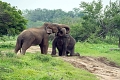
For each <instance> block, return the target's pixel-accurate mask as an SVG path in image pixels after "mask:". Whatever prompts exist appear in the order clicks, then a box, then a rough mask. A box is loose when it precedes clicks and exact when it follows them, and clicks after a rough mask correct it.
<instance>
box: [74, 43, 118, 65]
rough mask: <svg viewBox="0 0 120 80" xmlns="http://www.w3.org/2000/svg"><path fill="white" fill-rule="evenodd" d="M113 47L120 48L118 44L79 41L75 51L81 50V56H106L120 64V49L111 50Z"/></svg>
mask: <svg viewBox="0 0 120 80" xmlns="http://www.w3.org/2000/svg"><path fill="white" fill-rule="evenodd" d="M111 48H118V46H117V45H110V44H106V43H104V44H103V43H101V44H90V43H80V42H78V43H77V44H76V46H75V52H79V53H80V54H81V56H94V57H100V56H102V57H106V58H108V59H109V60H111V61H114V62H116V63H117V64H118V65H120V56H118V55H120V50H112V51H111V50H110V49H111Z"/></svg>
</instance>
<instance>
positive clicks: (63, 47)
mask: <svg viewBox="0 0 120 80" xmlns="http://www.w3.org/2000/svg"><path fill="white" fill-rule="evenodd" d="M69 32H70V31H69ZM75 43H76V41H75V39H74V38H73V37H72V36H71V35H70V34H68V33H67V32H66V28H61V29H59V30H58V32H57V34H56V36H55V38H54V40H53V42H52V53H51V55H52V56H55V55H56V48H57V49H58V53H59V56H68V55H70V56H80V54H79V53H74V48H75Z"/></svg>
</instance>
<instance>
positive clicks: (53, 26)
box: [44, 22, 58, 33]
mask: <svg viewBox="0 0 120 80" xmlns="http://www.w3.org/2000/svg"><path fill="white" fill-rule="evenodd" d="M44 25H45V26H46V32H47V33H57V32H58V25H57V24H52V23H47V22H46V23H44Z"/></svg>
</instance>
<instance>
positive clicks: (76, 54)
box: [70, 53, 80, 56]
mask: <svg viewBox="0 0 120 80" xmlns="http://www.w3.org/2000/svg"><path fill="white" fill-rule="evenodd" d="M70 56H80V53H74V54H70Z"/></svg>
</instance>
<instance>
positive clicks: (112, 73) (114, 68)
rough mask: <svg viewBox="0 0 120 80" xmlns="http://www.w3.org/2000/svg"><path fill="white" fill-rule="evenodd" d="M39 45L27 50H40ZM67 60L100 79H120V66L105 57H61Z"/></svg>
mask: <svg viewBox="0 0 120 80" xmlns="http://www.w3.org/2000/svg"><path fill="white" fill-rule="evenodd" d="M51 50H52V49H51V48H49V49H48V53H51ZM38 51H40V49H39V46H32V47H30V48H29V49H28V50H27V52H31V53H34V52H38ZM60 58H61V59H63V60H64V61H66V62H69V63H71V64H72V65H73V66H74V67H77V68H81V69H85V70H87V71H89V72H91V73H93V74H94V75H96V76H97V78H99V79H100V80H120V66H118V65H116V64H115V63H114V62H112V61H109V60H108V59H107V58H105V57H98V58H95V57H90V56H81V57H78V56H76V57H65V56H63V57H60Z"/></svg>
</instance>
